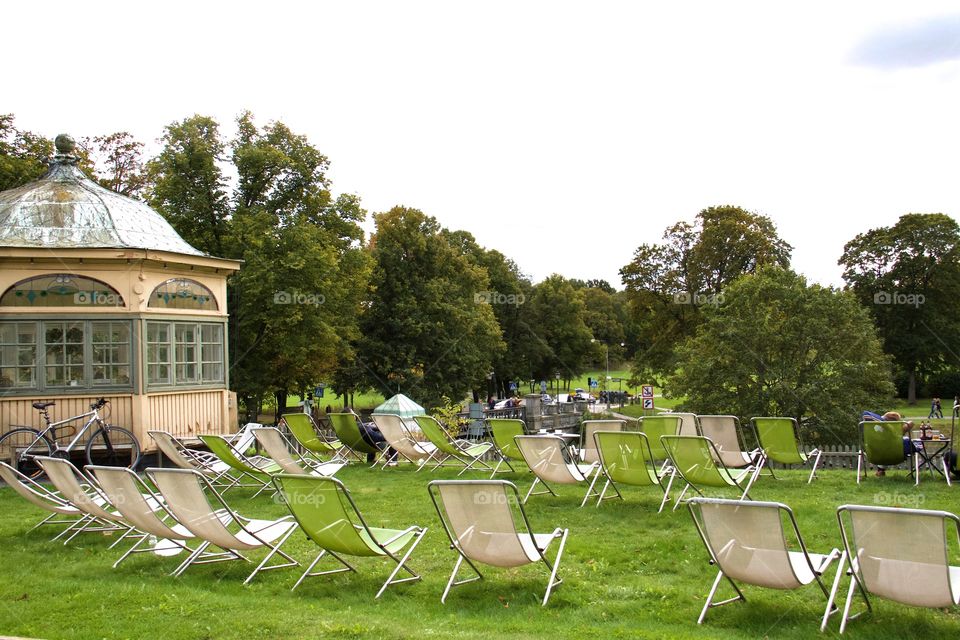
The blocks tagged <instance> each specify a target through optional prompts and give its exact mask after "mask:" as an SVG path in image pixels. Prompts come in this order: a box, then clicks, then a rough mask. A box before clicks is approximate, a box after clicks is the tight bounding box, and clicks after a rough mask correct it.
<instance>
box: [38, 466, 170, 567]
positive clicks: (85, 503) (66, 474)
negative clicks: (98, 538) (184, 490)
mask: <svg viewBox="0 0 960 640" xmlns="http://www.w3.org/2000/svg"><path fill="white" fill-rule="evenodd" d="M35 460H36V461H37V464H39V465H40V468H42V469H43V472H44V474H46V476H47V478H48V479H49V480H50V482H51V483H52V484H53V486H54V487H55V488H56V489H57V492H59V494H60V495H61V496H62V497H63V499H64V500H67V501H69V502H70V504H72V505H73V506H75V507H76V508H77V509H79V510H80V511H82V512H84V513H85V514H87V516H89V517H88V518H87V519H86V520H85V521H84V523H83V524H82V525H81V526H79V527H76V528H75V529H74V532H73V533H72V534H71V535H70V536H69V537H67V539H66V540H64V542H63V544H67V543H68V542H70V541H71V540H73V539H74V538H75V537H77V536H78V535H80V534H81V533H83V532H84V531H88V532H94V531H102V532H107V531H123V534H122V535H121V536H120V537H119V538H118V539H117V540H115V541H114V543H113V544H111V545H110V547H109V548H111V549H112V548H114V547H115V546H117V545H118V544H119V543H120V542H121V541H122V540H123V539H124V538H126V537H127V535H129V534H130V533H133V532H134V528H133V526H132V525H130V524H127V523H126V522H125V521H124V520H123V518H122V517H121V516H120V513H119V512H117V511H115V510H111V509H112V505H111V504H110V501H109V500H108V499H107V497H106V496H105V495H104V494H103V492H102V491H100V488H99V487H98V486H96V485H94V484H93V483H91V482H90V480H89V478H87V477H86V476H84V475H83V474H82V473H80V471H79V470H78V469H77V468H76V467H75V466H73V463H72V462H70V461H69V460H66V459H64V458H50V457H47V456H37V457H36V458H35ZM157 507H159V505H154V508H157Z"/></svg>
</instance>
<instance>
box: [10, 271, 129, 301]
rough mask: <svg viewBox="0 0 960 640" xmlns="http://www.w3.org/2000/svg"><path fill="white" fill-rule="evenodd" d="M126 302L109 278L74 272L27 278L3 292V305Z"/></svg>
mask: <svg viewBox="0 0 960 640" xmlns="http://www.w3.org/2000/svg"><path fill="white" fill-rule="evenodd" d="M123 306H125V303H124V301H123V296H121V295H120V293H119V292H117V290H116V289H114V288H113V287H111V286H110V285H108V284H107V283H106V282H101V281H100V280H95V279H94V278H88V277H86V276H78V275H74V274H72V273H51V274H48V275H45V276H34V277H32V278H27V279H26V280H21V281H20V282H18V283H17V284H15V285H13V286H12V287H10V288H9V289H7V290H6V291H5V292H4V293H3V295H2V296H0V307H123Z"/></svg>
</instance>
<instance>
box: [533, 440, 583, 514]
mask: <svg viewBox="0 0 960 640" xmlns="http://www.w3.org/2000/svg"><path fill="white" fill-rule="evenodd" d="M514 441H515V442H516V443H517V447H518V448H519V449H520V454H521V455H522V456H523V460H524V462H526V463H527V466H528V467H530V470H531V471H533V473H534V475H535V476H536V478H534V481H533V484H532V485H530V490H529V491H527V495H526V496H524V498H523V504H526V503H527V500H528V499H529V498H530V496H531V495H540V494H543V493H550V495H554V496H555V495H557V494H556V493H554V491H553V489H551V488H550V485H549V484H547V482H548V481H549V482H555V483H557V484H585V483H588V482H590V476H591V475H592V474H593V473H594V472H595V471H596V470H597V467H598V466H599V464H600V463H599V462H595V463H591V464H578V463H576V462H572V461H570V460H569V458H568V454H567V452H566V447H565V445H564V442H563V438H561V437H560V436H548V435H539V436H515V437H514ZM538 484H542V485H543V486H544V487H545V488H546V491H538V492H536V493H534V491H533V490H534V488H536V486H537V485H538ZM592 489H593V485H592V484H591V485H589V487H588V488H587V494H586V495H585V496H584V497H583V502H581V503H580V506H581V507H582V506H583V505H585V504H586V503H587V499H588V498H590V497H591V496H593V495H597V494H596V493H595V492H593V491H592Z"/></svg>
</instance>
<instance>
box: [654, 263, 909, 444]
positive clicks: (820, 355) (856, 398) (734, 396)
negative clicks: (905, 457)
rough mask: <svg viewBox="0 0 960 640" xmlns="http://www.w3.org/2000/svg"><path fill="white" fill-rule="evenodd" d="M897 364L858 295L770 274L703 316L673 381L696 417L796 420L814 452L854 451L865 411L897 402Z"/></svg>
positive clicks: (747, 279)
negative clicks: (843, 446) (841, 447)
mask: <svg viewBox="0 0 960 640" xmlns="http://www.w3.org/2000/svg"><path fill="white" fill-rule="evenodd" d="M890 366H891V364H890V359H889V357H888V356H887V355H885V354H884V353H883V350H882V347H881V343H880V340H879V338H878V337H877V333H876V329H875V327H874V326H873V323H872V321H871V319H870V316H869V314H868V313H867V310H866V309H865V308H864V307H863V306H862V305H860V304H859V303H858V301H857V300H856V298H855V297H854V296H853V295H852V294H851V293H849V292H842V291H836V290H834V289H831V288H825V287H822V286H820V285H808V284H807V282H806V280H805V279H804V278H803V277H802V276H799V275H797V274H795V273H793V272H791V271H788V270H785V269H781V268H776V267H767V268H762V269H760V270H759V271H758V272H757V273H755V274H747V275H744V276H742V277H741V278H740V279H738V280H736V281H735V282H733V283H732V284H731V285H729V286H728V287H727V288H726V289H724V291H723V302H722V304H719V305H717V306H715V307H713V306H712V307H706V308H705V309H704V321H703V323H702V324H701V326H700V327H699V328H698V329H697V332H696V335H695V336H693V337H691V338H689V339H687V340H686V341H685V342H684V343H683V344H682V345H680V347H679V348H678V366H677V373H676V374H674V375H673V376H672V377H671V378H670V379H669V381H668V383H669V389H671V390H672V392H673V393H674V394H677V395H681V396H686V397H687V400H686V401H685V403H684V408H685V409H688V410H691V411H695V412H697V413H730V414H733V415H737V416H740V418H741V419H742V420H745V419H748V418H750V417H753V416H763V415H776V416H793V417H795V418H797V419H798V420H799V421H800V423H801V424H802V425H803V428H804V430H805V432H806V436H807V438H809V439H810V440H811V441H814V442H821V443H825V442H847V443H849V442H853V441H854V440H855V435H854V434H855V433H856V431H855V429H856V424H857V422H858V420H859V416H860V414H861V411H863V409H865V408H869V407H883V406H885V405H886V403H887V402H889V399H890V397H891V396H892V394H893V385H892V383H891V382H890Z"/></svg>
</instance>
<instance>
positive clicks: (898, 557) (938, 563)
mask: <svg viewBox="0 0 960 640" xmlns="http://www.w3.org/2000/svg"><path fill="white" fill-rule="evenodd" d="M844 516H846V518H845V517H844ZM845 519H846V520H849V524H850V527H849V528H848V527H847V526H846V522H845ZM837 520H838V522H839V523H840V534H841V536H842V537H843V546H844V550H845V553H846V557H847V560H848V564H849V571H848V573H849V574H850V575H851V580H850V588H849V589H848V591H847V601H846V603H845V604H844V607H843V616H842V617H841V619H840V633H843V632H844V631H845V630H846V628H847V622H848V621H850V620H853V619H854V618H857V617H859V616H861V615H862V614H863V613H867V612H870V611H872V607H871V605H870V598H869V597H868V595H867V594H868V593H869V594H871V595H875V596H879V597H881V598H885V599H887V600H893V601H894V602H899V603H901V604H907V605H911V606H914V607H929V608H934V609H939V608H945V607H950V606H956V605H957V604H960V567H954V566H951V565H950V563H949V561H948V558H949V548H948V544H947V530H948V525H947V523H948V521H950V522H952V523H953V526H952V527H949V529H950V530H951V531H953V532H955V534H956V535H957V538H958V539H960V518H957V516H955V515H954V514H952V513H948V512H946V511H927V510H923V509H897V508H892V507H868V506H860V505H843V506H841V507H838V508H837ZM951 537H953V536H951ZM843 574H844V571H843V563H841V565H840V568H839V569H838V570H837V576H836V578H835V580H834V583H833V589H832V590H831V592H830V600H829V602H828V604H827V610H826V612H825V613H824V615H823V624H822V625H821V627H820V629H821V631H822V630H823V629H825V628H826V625H827V620H828V618H829V616H830V615H831V613H832V611H831V605H832V604H833V601H834V598H835V596H836V593H837V588H838V586H839V583H840V579H841V577H842V575H843ZM855 588H856V589H857V590H858V591H859V592H860V595H861V597H862V598H863V601H864V603H865V604H866V610H865V611H862V612H860V613H858V614H856V615H854V616H851V615H850V605H851V603H852V602H853V591H854V589H855Z"/></svg>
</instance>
